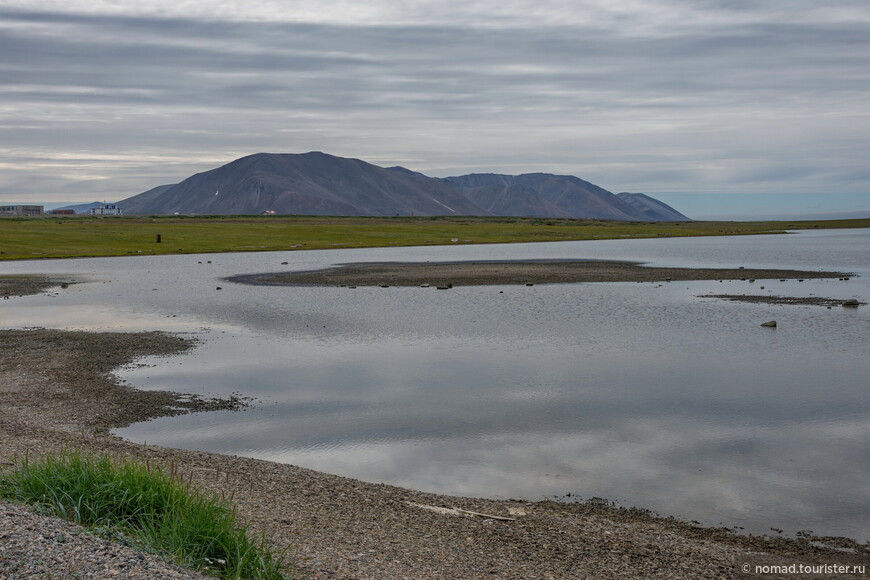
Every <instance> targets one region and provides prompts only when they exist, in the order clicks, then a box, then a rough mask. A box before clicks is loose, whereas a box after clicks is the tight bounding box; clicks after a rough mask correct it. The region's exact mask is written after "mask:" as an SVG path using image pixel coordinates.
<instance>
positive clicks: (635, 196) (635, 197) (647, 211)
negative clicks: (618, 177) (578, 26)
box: [616, 191, 689, 222]
mask: <svg viewBox="0 0 870 580" xmlns="http://www.w3.org/2000/svg"><path fill="white" fill-rule="evenodd" d="M616 197H618V198H619V199H621V200H622V201H624V202H626V203H628V204H629V205H630V206H632V207H633V208H634V209H635V210H637V211H638V212H639V213H640V215H641V216H643V217H642V219H644V220H646V221H666V222H682V221H688V220H689V218H687V217H686V216H684V215H683V214H681V213H680V212H678V211H677V210H675V209H674V208H672V207H671V206H669V205H668V204H666V203H664V202H662V201H659V200H657V199H655V198H653V197H650V196H648V195H645V194H643V193H628V192H627V191H623V192H622V193H617V194H616Z"/></svg>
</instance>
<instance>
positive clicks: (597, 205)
mask: <svg viewBox="0 0 870 580" xmlns="http://www.w3.org/2000/svg"><path fill="white" fill-rule="evenodd" d="M445 181H446V182H447V183H449V184H450V185H452V186H453V187H456V188H457V189H459V190H460V191H463V192H465V193H466V195H468V196H469V198H470V199H472V200H473V201H475V203H477V204H478V205H481V206H483V207H485V208H486V209H488V210H489V211H490V212H491V213H493V214H494V215H512V216H515V215H536V216H541V217H570V218H594V219H605V220H625V221H631V220H640V219H644V218H641V217H639V215H638V213H637V212H636V210H635V208H634V207H633V206H631V205H630V204H628V203H627V202H625V201H623V200H622V199H620V198H618V197H617V196H615V195H614V194H612V193H610V192H609V191H607V190H606V189H603V188H601V187H598V186H597V185H595V184H592V183H589V182H588V181H583V180H582V179H580V178H578V177H574V176H573V175H552V174H549V173H526V174H523V175H498V174H493V173H485V174H471V175H463V176H460V177H448V178H445ZM529 204H532V205H534V207H535V208H536V209H537V211H536V213H524V212H528V211H529V210H528V208H527V207H526V206H528V205H529Z"/></svg>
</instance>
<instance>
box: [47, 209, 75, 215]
mask: <svg viewBox="0 0 870 580" xmlns="http://www.w3.org/2000/svg"><path fill="white" fill-rule="evenodd" d="M48 213H50V214H51V215H76V210H74V209H53V210H51V211H50V212H48Z"/></svg>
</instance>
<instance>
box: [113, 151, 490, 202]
mask: <svg viewBox="0 0 870 580" xmlns="http://www.w3.org/2000/svg"><path fill="white" fill-rule="evenodd" d="M154 191H155V190H151V191H147V192H145V193H141V194H139V195H137V196H133V197H131V198H129V199H126V200H124V201H122V202H120V203H119V205H120V206H121V208H122V209H124V211H125V213H140V214H148V213H153V214H171V213H187V214H259V213H263V212H265V211H272V212H275V213H277V214H303V215H359V216H393V215H487V212H485V211H484V210H483V209H481V208H480V207H478V206H477V205H475V204H474V203H472V202H471V201H469V200H468V198H467V197H465V196H464V195H462V194H461V193H460V192H458V191H456V190H455V189H453V188H452V187H450V186H449V185H447V184H446V183H443V182H441V181H439V180H437V179H433V178H431V177H426V176H425V175H422V174H415V173H414V172H411V171H397V170H389V169H384V168H383V167H378V166H376V165H372V164H370V163H366V162H365V161H360V160H359V159H347V158H344V157H335V156H333V155H327V154H326V153H320V152H312V153H304V154H301V155H291V154H270V153H257V154H255V155H249V156H247V157H242V158H241V159H237V160H235V161H233V162H231V163H228V164H227V165H224V166H222V167H218V168H217V169H212V170H211V171H206V172H204V173H198V174H196V175H193V176H191V177H188V178H187V179H185V180H184V181H182V182H181V183H178V184H176V185H173V186H170V187H168V188H167V189H166V190H164V191H163V192H160V193H158V194H156V195H155V193H154Z"/></svg>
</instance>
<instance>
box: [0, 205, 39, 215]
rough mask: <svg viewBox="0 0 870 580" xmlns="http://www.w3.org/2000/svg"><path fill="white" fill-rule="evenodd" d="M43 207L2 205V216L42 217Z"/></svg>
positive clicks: (0, 210)
mask: <svg viewBox="0 0 870 580" xmlns="http://www.w3.org/2000/svg"><path fill="white" fill-rule="evenodd" d="M44 209H45V208H44V206H41V205H0V215H42V214H43V210H44Z"/></svg>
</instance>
